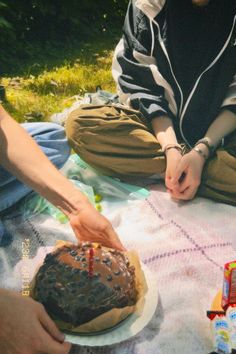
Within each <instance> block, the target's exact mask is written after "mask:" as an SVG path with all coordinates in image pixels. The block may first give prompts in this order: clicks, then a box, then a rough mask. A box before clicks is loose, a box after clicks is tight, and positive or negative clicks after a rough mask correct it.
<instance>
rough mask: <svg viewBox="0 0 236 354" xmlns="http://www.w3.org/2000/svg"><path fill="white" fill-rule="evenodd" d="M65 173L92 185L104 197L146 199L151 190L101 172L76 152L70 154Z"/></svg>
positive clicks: (69, 176) (71, 177)
mask: <svg viewBox="0 0 236 354" xmlns="http://www.w3.org/2000/svg"><path fill="white" fill-rule="evenodd" d="M64 173H65V174H66V176H67V177H68V178H70V179H74V180H78V181H81V182H83V183H85V184H87V185H89V186H92V187H93V188H94V190H95V191H96V193H99V194H101V195H102V196H104V197H105V196H107V197H114V198H118V199H124V200H127V199H130V200H136V199H145V198H147V197H148V196H149V191H148V190H147V189H145V188H142V187H139V186H135V185H132V184H128V183H123V182H120V181H119V180H118V179H115V178H112V177H108V176H104V175H101V174H99V173H98V172H97V171H96V170H94V169H93V168H92V167H90V166H89V165H88V164H87V163H86V162H84V161H83V160H82V159H81V158H80V157H79V156H78V155H76V154H73V155H71V156H70V158H69V161H68V162H67V164H66V166H65V168H64Z"/></svg>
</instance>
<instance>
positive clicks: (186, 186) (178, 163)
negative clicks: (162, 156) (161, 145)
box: [165, 149, 205, 200]
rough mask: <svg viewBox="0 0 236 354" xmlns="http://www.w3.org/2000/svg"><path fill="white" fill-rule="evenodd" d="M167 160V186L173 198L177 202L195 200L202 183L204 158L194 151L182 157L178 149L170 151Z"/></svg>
mask: <svg viewBox="0 0 236 354" xmlns="http://www.w3.org/2000/svg"><path fill="white" fill-rule="evenodd" d="M166 158H167V167H166V175H165V184H166V188H167V190H168V191H169V193H170V194H171V197H172V198H173V199H177V200H191V199H193V198H194V197H195V195H196V193H197V190H198V187H199V185H200V183H201V175H202V170H203V167H204V163H205V160H204V158H203V157H202V156H200V155H199V154H198V153H197V152H196V151H194V150H191V151H190V152H188V153H187V154H185V155H184V156H182V155H181V153H180V152H179V151H178V150H176V149H170V150H168V152H167V154H166Z"/></svg>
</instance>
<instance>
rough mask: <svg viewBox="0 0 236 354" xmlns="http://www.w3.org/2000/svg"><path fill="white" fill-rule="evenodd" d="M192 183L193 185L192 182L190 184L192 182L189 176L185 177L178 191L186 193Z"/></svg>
mask: <svg viewBox="0 0 236 354" xmlns="http://www.w3.org/2000/svg"><path fill="white" fill-rule="evenodd" d="M190 185H191V184H190V182H189V179H188V178H185V179H184V180H183V182H182V183H180V186H179V190H178V192H179V193H184V191H185V190H186V189H187V188H189V187H190Z"/></svg>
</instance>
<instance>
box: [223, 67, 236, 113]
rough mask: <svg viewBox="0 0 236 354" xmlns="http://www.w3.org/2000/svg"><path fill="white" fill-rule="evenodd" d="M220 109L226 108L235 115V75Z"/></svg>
mask: <svg viewBox="0 0 236 354" xmlns="http://www.w3.org/2000/svg"><path fill="white" fill-rule="evenodd" d="M222 108H226V109H228V110H230V111H231V112H233V113H235V114H236V74H235V75H234V78H233V81H232V83H231V84H230V85H229V88H228V90H227V93H226V97H225V99H224V101H223V103H222Z"/></svg>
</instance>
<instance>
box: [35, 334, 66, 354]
mask: <svg viewBox="0 0 236 354" xmlns="http://www.w3.org/2000/svg"><path fill="white" fill-rule="evenodd" d="M40 337H41V343H42V348H40V351H41V352H43V353H45V354H69V351H70V349H71V344H70V343H68V342H64V343H58V342H57V341H55V340H54V339H53V338H52V337H51V336H50V335H49V334H48V333H47V332H46V331H45V330H44V329H43V328H42V331H41V333H40Z"/></svg>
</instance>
